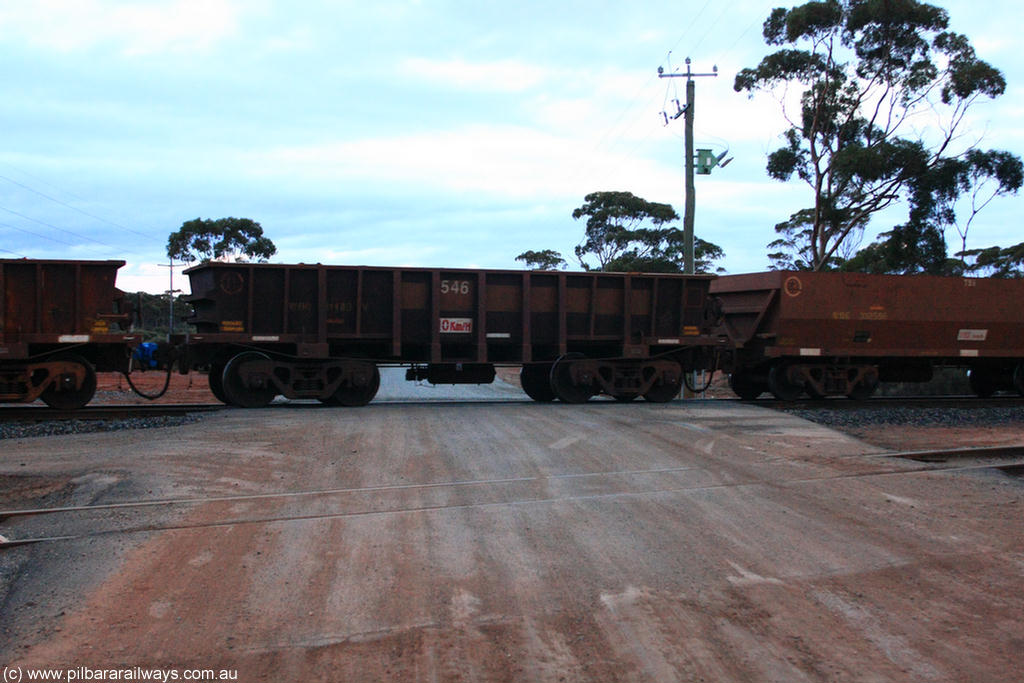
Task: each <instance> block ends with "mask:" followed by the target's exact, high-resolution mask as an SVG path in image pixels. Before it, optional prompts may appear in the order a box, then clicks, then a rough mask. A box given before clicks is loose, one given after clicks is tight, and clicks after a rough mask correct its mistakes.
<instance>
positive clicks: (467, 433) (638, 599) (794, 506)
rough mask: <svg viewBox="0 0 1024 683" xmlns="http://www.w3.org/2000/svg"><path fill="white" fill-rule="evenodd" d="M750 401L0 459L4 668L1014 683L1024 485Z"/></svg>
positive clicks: (325, 415)
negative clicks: (8, 542) (889, 454)
mask: <svg viewBox="0 0 1024 683" xmlns="http://www.w3.org/2000/svg"><path fill="white" fill-rule="evenodd" d="M876 452H877V449H874V448H872V447H870V446H868V445H866V444H864V443H862V442H859V441H856V440H854V439H852V438H850V437H846V436H843V435H841V434H838V433H836V432H832V431H828V430H825V429H822V428H819V427H816V426H813V425H810V424H809V423H806V422H803V421H800V420H798V419H796V418H793V417H789V416H786V415H782V414H778V413H775V412H772V411H769V410H765V409H761V408H756V407H752V406H745V405H737V404H728V405H722V404H721V403H717V404H716V403H715V402H698V403H696V404H692V403H691V404H688V403H684V402H675V403H672V404H668V405H649V404H643V403H636V404H631V405H615V404H612V403H592V404H588V405H583V406H561V405H553V406H542V405H534V404H500V403H499V404H490V403H488V404H444V405H424V404H409V405H399V404H396V405H371V406H369V407H367V408H364V409H349V410H344V409H340V410H339V409H323V408H319V407H314V406H304V407H286V406H275V407H272V408H269V409H266V410H262V411H225V412H223V413H221V414H218V415H215V416H212V417H208V418H205V419H204V420H203V421H202V422H200V423H198V424H194V425H189V426H186V427H181V428H173V429H160V430H146V431H136V432H118V433H112V434H87V435H72V436H62V437H51V438H38V439H25V440H22V441H19V442H15V443H2V444H0V481H2V482H3V490H4V491H5V493H4V494H3V499H2V500H0V503H2V505H0V507H2V508H3V509H4V510H11V509H19V508H24V507H43V506H52V505H57V504H62V505H86V504H89V505H93V504H110V503H118V502H136V501H159V500H170V499H174V500H178V501H187V502H179V503H178V504H161V505H150V506H145V507H123V508H107V509H102V510H93V511H85V512H76V513H65V514H61V515H49V516H31V517H17V518H15V517H9V518H7V519H6V520H4V519H0V534H3V535H5V536H8V537H9V538H12V539H19V538H31V537H52V536H65V537H67V538H65V539H64V540H59V541H58V540H55V541H44V542H40V543H37V544H34V545H28V546H23V547H18V548H8V549H5V550H0V609H2V612H3V618H2V620H0V623H2V627H0V631H2V633H0V665H2V666H12V665H13V666H19V667H23V668H27V667H62V668H69V667H73V666H75V665H86V666H92V667H103V668H114V667H134V666H140V667H164V668H175V667H177V668H179V669H181V668H186V667H190V668H203V669H216V670H219V669H222V668H227V669H232V670H237V671H238V672H239V676H238V680H241V681H252V680H271V681H300V680H301V681H317V680H323V681H378V680H414V681H462V680H466V681H786V682H790V681H905V680H906V681H911V680H912V681H1018V680H1020V666H1021V658H1020V654H1021V652H1024V620H1022V618H1021V617H1022V615H1024V591H1022V588H1024V534H1022V526H1021V520H1022V519H1024V505H1022V501H1024V486H1022V484H1021V480H1020V479H1016V478H1013V477H1010V476H1007V475H1005V474H1002V473H1000V472H996V471H992V470H970V471H960V472H950V471H941V472H939V471H923V470H924V467H925V466H923V465H922V464H921V463H918V462H912V461H905V460H893V459H890V458H883V457H878V456H877V455H873V453H876Z"/></svg>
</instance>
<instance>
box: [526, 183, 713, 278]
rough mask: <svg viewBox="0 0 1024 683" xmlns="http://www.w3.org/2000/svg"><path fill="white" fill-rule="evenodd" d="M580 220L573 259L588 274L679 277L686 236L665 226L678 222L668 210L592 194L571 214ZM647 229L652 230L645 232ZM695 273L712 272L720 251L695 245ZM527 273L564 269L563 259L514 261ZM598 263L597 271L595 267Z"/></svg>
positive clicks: (629, 197)
mask: <svg viewBox="0 0 1024 683" xmlns="http://www.w3.org/2000/svg"><path fill="white" fill-rule="evenodd" d="M572 217H573V218H574V219H576V220H579V219H581V218H586V227H585V228H584V235H583V241H582V242H580V244H578V245H577V246H576V248H575V250H574V251H575V255H576V259H577V261H579V264H580V267H582V268H583V269H584V270H603V271H619V272H652V273H655V272H661V273H677V272H681V271H682V270H683V262H684V251H683V250H684V243H683V231H682V230H680V229H678V228H675V227H671V226H667V225H666V224H667V223H670V222H671V221H675V220H679V215H678V214H677V213H676V212H675V209H673V208H672V206H671V205H670V204H660V203H658V202H650V201H647V200H646V199H643V198H641V197H637V196H636V195H634V194H633V193H631V192H622V191H606V192H592V193H590V194H588V195H587V196H586V197H584V203H583V205H582V206H580V207H579V208H577V209H575V210H573V212H572ZM647 225H650V226H653V227H645V226H647ZM694 255H695V258H694V264H695V269H696V271H697V272H700V273H703V272H707V271H709V270H710V269H711V268H712V267H713V265H714V263H713V262H714V261H715V260H716V259H719V258H722V256H723V255H724V252H723V251H722V249H721V247H719V246H717V245H715V244H712V243H710V242H706V241H704V240H702V239H700V238H695V239H694ZM516 260H517V261H524V262H525V263H526V266H527V267H528V268H536V269H544V270H550V269H555V268H562V267H565V259H563V258H562V255H561V254H559V253H558V252H556V251H554V250H552V249H545V250H543V251H526V252H523V253H522V254H520V255H519V256H517V257H516ZM595 261H596V265H595V263H594V262H595Z"/></svg>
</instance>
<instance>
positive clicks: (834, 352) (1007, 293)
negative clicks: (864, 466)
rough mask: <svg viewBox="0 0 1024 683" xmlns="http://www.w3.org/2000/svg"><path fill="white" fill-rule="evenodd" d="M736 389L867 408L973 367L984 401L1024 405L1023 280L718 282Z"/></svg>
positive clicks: (853, 277)
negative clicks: (937, 373) (1013, 394)
mask: <svg viewBox="0 0 1024 683" xmlns="http://www.w3.org/2000/svg"><path fill="white" fill-rule="evenodd" d="M710 294H711V296H712V297H714V298H716V299H717V300H718V301H719V302H720V304H721V312H722V316H723V317H722V325H721V328H720V333H721V334H722V335H723V336H725V337H728V338H729V339H730V344H731V346H732V350H731V352H730V353H729V354H728V361H727V367H728V369H729V371H730V385H731V387H732V389H733V391H735V392H736V394H738V395H739V396H740V397H742V398H747V399H752V398H756V397H757V396H759V395H761V394H762V393H763V392H766V391H769V392H771V393H772V394H774V395H775V396H776V397H777V398H779V399H783V400H793V399H796V398H799V397H800V396H801V395H803V394H805V393H806V394H808V395H809V396H811V397H812V398H820V397H823V396H828V395H835V394H840V395H847V396H850V397H853V398H866V397H867V396H870V395H871V393H872V392H873V391H874V390H875V387H876V386H877V385H878V383H879V382H925V381H928V380H929V379H931V377H932V373H933V370H934V369H935V368H936V367H944V366H949V367H965V368H968V369H969V372H970V384H971V388H972V389H973V391H974V392H975V393H976V394H978V395H979V396H991V395H992V394H993V393H995V392H996V391H998V390H1001V389H1011V388H1016V389H1017V391H1019V392H1020V393H1021V394H1024V306H1022V305H1021V302H1024V280H1006V279H985V278H959V277H934V276H926V275H915V276H896V275H868V274H863V273H836V272H826V273H812V272H799V273H798V272H781V271H776V272H769V273H753V274H748V275H730V276H724V277H719V278H717V279H716V280H715V281H714V282H713V283H712V284H711V288H710Z"/></svg>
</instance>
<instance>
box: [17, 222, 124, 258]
mask: <svg viewBox="0 0 1024 683" xmlns="http://www.w3.org/2000/svg"><path fill="white" fill-rule="evenodd" d="M0 226H2V227H5V228H10V229H11V230H17V231H18V232H23V233H25V234H26V235H32V236H33V237H40V238H42V239H44V240H50V241H51V242H56V243H57V244H63V245H65V246H68V247H78V246H81V247H82V248H83V249H89V250H90V251H94V252H96V253H97V254H104V252H101V251H98V250H97V249H94V248H93V247H89V246H84V245H79V244H75V243H74V242H65V241H64V240H59V239H57V238H56V237H50V236H49V235H44V234H42V233H38V232H32V231H31V230H26V229H25V228H19V227H18V226H16V225H11V224H10V223H0ZM12 253H13V252H12ZM106 255H107V254H104V256H106ZM23 258H24V257H23Z"/></svg>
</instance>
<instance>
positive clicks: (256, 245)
mask: <svg viewBox="0 0 1024 683" xmlns="http://www.w3.org/2000/svg"><path fill="white" fill-rule="evenodd" d="M275 253H277V247H276V246H274V243H273V242H272V241H270V238H268V237H264V235H263V228H262V227H261V226H260V224H259V223H257V222H256V221H254V220H251V219H249V218H218V219H217V220H211V219H209V218H196V219H193V220H190V221H185V222H184V223H182V224H181V228H180V229H178V230H177V231H175V232H172V233H171V234H170V236H168V238H167V255H168V256H169V257H170V258H171V259H173V260H178V261H185V262H189V263H191V262H192V261H196V260H198V261H201V262H203V263H206V262H207V261H212V260H214V259H220V258H228V257H235V258H239V259H242V260H246V259H256V260H258V261H266V260H267V259H269V258H270V257H271V256H273V255H274V254H275Z"/></svg>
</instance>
